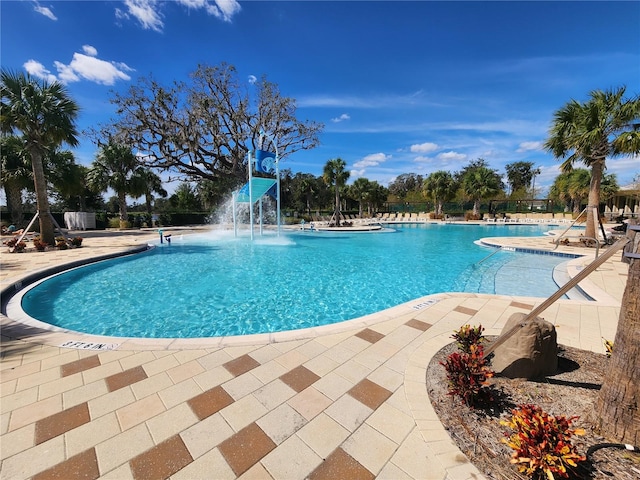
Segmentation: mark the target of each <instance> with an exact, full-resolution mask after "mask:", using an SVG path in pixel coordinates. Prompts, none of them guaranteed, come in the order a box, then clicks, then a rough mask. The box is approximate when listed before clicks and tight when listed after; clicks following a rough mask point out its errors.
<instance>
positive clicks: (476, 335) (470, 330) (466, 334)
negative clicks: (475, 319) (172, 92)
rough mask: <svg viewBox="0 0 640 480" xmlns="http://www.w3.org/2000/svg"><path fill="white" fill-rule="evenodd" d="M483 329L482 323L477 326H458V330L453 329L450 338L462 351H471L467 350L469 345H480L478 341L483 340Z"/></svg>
mask: <svg viewBox="0 0 640 480" xmlns="http://www.w3.org/2000/svg"><path fill="white" fill-rule="evenodd" d="M483 331H484V327H483V326H482V325H478V326H477V327H472V326H471V325H464V326H462V327H460V329H459V330H456V331H454V332H453V335H451V338H453V339H454V340H455V341H456V343H457V344H458V348H459V349H460V350H462V351H463V352H464V353H471V351H470V350H469V348H470V347H471V345H480V343H482V342H483V341H484V337H483V336H482V332H483Z"/></svg>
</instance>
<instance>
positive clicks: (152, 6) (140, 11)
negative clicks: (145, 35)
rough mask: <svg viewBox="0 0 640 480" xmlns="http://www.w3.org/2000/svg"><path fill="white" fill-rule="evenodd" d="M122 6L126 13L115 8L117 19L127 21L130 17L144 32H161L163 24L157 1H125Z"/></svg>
mask: <svg viewBox="0 0 640 480" xmlns="http://www.w3.org/2000/svg"><path fill="white" fill-rule="evenodd" d="M124 4H125V6H126V7H127V11H126V12H123V11H122V10H120V9H119V8H116V17H117V18H127V19H128V18H129V17H130V16H131V17H134V18H135V19H137V20H138V22H140V24H141V25H142V28H144V29H145V30H155V31H156V32H161V31H162V27H164V23H163V22H162V13H161V12H160V8H159V6H158V1H157V0H125V1H124Z"/></svg>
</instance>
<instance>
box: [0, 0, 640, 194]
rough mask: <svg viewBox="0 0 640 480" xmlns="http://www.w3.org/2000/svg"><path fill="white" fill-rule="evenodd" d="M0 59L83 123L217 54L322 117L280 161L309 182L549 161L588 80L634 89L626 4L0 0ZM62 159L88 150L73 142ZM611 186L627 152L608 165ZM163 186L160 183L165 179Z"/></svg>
mask: <svg viewBox="0 0 640 480" xmlns="http://www.w3.org/2000/svg"><path fill="white" fill-rule="evenodd" d="M0 13H1V27H2V28H1V30H2V32H1V38H0V39H1V61H2V67H3V68H8V69H11V70H17V71H25V70H26V71H29V72H30V73H31V74H32V75H35V76H40V77H43V78H48V79H49V80H58V81H61V82H63V83H65V84H66V85H67V87H68V89H69V92H70V94H71V96H72V97H73V98H74V99H75V100H76V102H77V103H78V104H79V105H80V107H81V112H80V116H79V119H78V127H79V129H80V130H83V129H85V128H87V127H90V126H95V125H97V124H99V123H105V122H108V121H109V119H110V118H111V117H112V116H113V107H112V106H111V104H110V103H109V101H108V100H109V98H110V96H111V95H112V93H111V92H113V91H118V92H124V91H126V89H128V87H129V86H130V85H132V84H133V83H135V82H136V80H137V79H138V78H139V77H140V76H150V75H152V76H153V77H154V78H155V79H156V80H158V81H160V82H161V83H165V84H169V83H171V82H172V81H174V80H186V79H187V77H188V74H189V73H190V72H192V71H193V70H195V69H196V67H197V65H198V64H199V63H207V64H212V65H217V64H219V63H221V62H227V63H230V64H232V65H234V66H235V67H236V68H237V70H238V75H239V78H240V79H241V80H246V81H247V84H250V78H251V77H252V76H255V77H260V76H262V75H266V76H267V79H268V80H269V81H271V82H274V83H276V84H277V85H278V86H279V88H280V91H281V93H282V94H283V95H285V96H289V97H293V98H295V99H296V100H297V105H298V112H297V115H298V118H300V119H308V120H314V121H318V122H322V123H324V124H325V130H324V132H323V134H322V136H321V146H320V147H319V148H316V149H314V150H310V151H303V152H298V153H296V154H294V155H292V156H290V157H288V158H287V159H286V160H285V161H283V163H282V167H283V168H290V169H292V170H293V171H294V172H298V171H302V172H309V173H313V174H315V175H320V174H321V172H322V167H323V165H324V164H325V163H326V161H327V160H329V159H331V158H335V157H340V158H342V159H343V160H345V161H346V162H347V166H348V168H349V169H350V170H351V172H352V174H351V181H353V180H354V179H355V178H358V177H360V176H364V177H366V178H368V179H370V180H377V181H378V182H380V183H382V184H383V185H387V184H388V183H389V182H390V181H392V180H393V179H394V178H395V177H396V176H397V175H399V174H402V173H410V172H413V173H418V174H421V175H428V174H429V173H430V172H433V171H436V170H443V169H444V170H449V171H452V172H453V171H457V170H459V169H460V168H462V167H463V166H464V165H466V164H467V163H468V162H469V161H471V160H475V159H477V158H479V157H482V158H484V159H485V160H487V161H488V163H489V164H490V166H491V167H492V168H495V169H498V170H499V171H500V172H504V166H505V165H506V164H508V163H512V162H515V161H528V162H533V163H534V164H535V165H536V166H537V167H539V168H540V169H541V172H542V173H541V174H540V176H539V177H538V178H537V179H536V186H537V187H542V188H544V187H548V186H549V185H550V184H551V183H552V181H553V179H554V178H555V176H556V175H557V174H558V165H559V163H560V162H559V161H557V160H555V159H554V158H553V157H552V156H551V155H550V154H548V153H546V152H545V151H544V150H543V149H542V148H541V144H542V143H543V142H544V140H545V139H546V136H547V132H548V129H549V126H550V123H551V121H552V118H553V113H554V111H555V110H557V109H558V108H560V107H562V106H563V105H564V104H565V103H566V102H567V101H569V100H570V99H572V98H573V99H576V100H586V99H587V95H588V93H589V92H590V91H591V90H594V89H603V90H604V89H609V88H615V87H618V86H622V85H626V86H627V95H628V96H631V95H636V94H640V2H636V1H624V2H614V1H602V2H597V1H588V2H578V1H569V2H555V1H553V2H523V1H514V2H509V1H499V2H484V1H473V2H463V1H447V2H436V1H409V2H396V1H300V2H295V1H283V2H271V1H248V2H239V3H238V2H235V1H234V0H225V1H222V0H218V1H207V0H174V1H167V2H161V1H156V0H126V1H123V2H120V1H97V0H95V1H79V2H76V1H44V0H38V1H30V0H22V1H15V0H9V1H7V0H3V1H2V2H1V3H0ZM81 141H82V143H81V145H80V147H79V148H77V149H76V150H75V153H76V159H77V161H79V162H80V163H82V164H86V165H88V164H90V163H91V161H92V160H93V158H94V155H95V153H96V149H95V147H94V146H93V145H92V144H91V143H90V142H89V141H88V139H86V138H82V139H81ZM608 172H609V173H616V174H617V175H618V181H619V183H620V184H622V185H624V184H628V183H630V182H631V181H632V179H633V178H634V176H635V175H637V174H639V173H640V159H639V158H637V157H636V158H620V159H615V160H610V161H608ZM168 187H169V190H172V189H173V188H175V185H173V186H168Z"/></svg>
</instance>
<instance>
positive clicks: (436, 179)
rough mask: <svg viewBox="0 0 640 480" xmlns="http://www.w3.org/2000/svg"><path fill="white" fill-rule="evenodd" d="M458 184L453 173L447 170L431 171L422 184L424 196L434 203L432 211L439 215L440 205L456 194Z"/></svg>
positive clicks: (440, 213) (440, 211)
mask: <svg viewBox="0 0 640 480" xmlns="http://www.w3.org/2000/svg"><path fill="white" fill-rule="evenodd" d="M457 189H458V184H457V182H456V180H455V178H454V177H453V175H452V174H451V173H449V172H447V171H444V170H439V171H437V172H433V173H431V174H430V175H429V176H428V177H427V178H426V179H425V181H424V183H423V184H422V191H423V193H424V195H425V197H427V198H429V199H431V201H433V205H434V213H435V214H436V215H437V216H438V217H440V216H441V215H442V206H443V205H444V202H448V201H449V200H451V199H452V198H453V197H455V195H456V191H457Z"/></svg>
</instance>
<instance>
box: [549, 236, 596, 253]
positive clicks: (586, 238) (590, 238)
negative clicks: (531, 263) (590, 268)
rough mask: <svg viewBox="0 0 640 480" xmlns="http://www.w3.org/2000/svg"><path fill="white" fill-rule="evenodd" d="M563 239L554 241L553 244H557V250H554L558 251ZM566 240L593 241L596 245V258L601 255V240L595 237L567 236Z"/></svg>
mask: <svg viewBox="0 0 640 480" xmlns="http://www.w3.org/2000/svg"><path fill="white" fill-rule="evenodd" d="M561 238H562V237H558V238H557V239H555V240H554V241H553V243H555V245H556V246H555V248H554V249H553V250H556V249H557V248H558V246H559V244H560V239H561ZM564 238H581V239H583V240H593V241H594V242H595V244H596V258H598V255H599V254H600V240H598V239H597V238H595V237H585V236H584V235H565V237H564Z"/></svg>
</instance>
